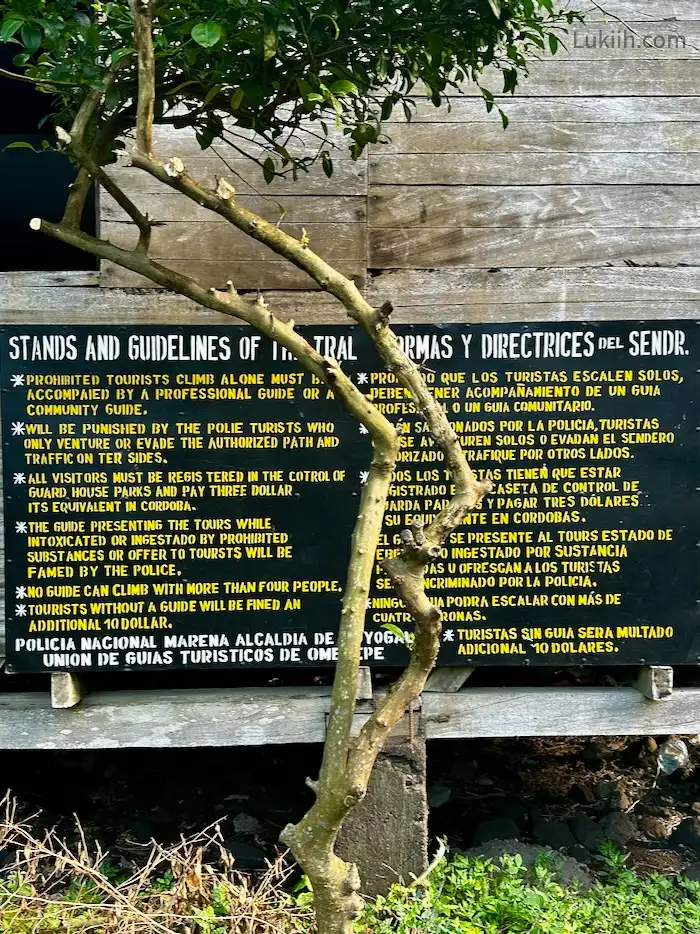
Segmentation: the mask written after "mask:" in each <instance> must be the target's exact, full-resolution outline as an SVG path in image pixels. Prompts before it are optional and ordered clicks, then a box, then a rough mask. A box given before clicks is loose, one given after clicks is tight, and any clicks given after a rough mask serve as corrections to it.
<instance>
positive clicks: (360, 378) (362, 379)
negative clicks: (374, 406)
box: [357, 373, 369, 386]
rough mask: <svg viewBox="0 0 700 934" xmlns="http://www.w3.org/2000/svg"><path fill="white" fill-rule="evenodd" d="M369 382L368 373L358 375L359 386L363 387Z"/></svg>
mask: <svg viewBox="0 0 700 934" xmlns="http://www.w3.org/2000/svg"><path fill="white" fill-rule="evenodd" d="M368 382H369V376H367V374H366V373H358V374H357V383H358V385H359V386H362V385H363V384H364V383H368Z"/></svg>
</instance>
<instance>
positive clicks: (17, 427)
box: [12, 422, 27, 435]
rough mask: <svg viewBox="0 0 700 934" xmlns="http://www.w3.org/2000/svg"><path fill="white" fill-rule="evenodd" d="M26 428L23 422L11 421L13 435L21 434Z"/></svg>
mask: <svg viewBox="0 0 700 934" xmlns="http://www.w3.org/2000/svg"><path fill="white" fill-rule="evenodd" d="M26 430H27V426H26V425H25V424H24V422H12V434H13V435H23V434H24V433H25V431H26Z"/></svg>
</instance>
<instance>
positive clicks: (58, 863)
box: [0, 795, 312, 934]
mask: <svg viewBox="0 0 700 934" xmlns="http://www.w3.org/2000/svg"><path fill="white" fill-rule="evenodd" d="M3 848H5V849H6V850H9V851H10V853H13V854H14V864H13V865H11V866H10V867H6V868H5V870H4V873H3V876H1V877H0V934H25V932H26V934H30V932H31V934H33V932H42V934H43V932H48V931H55V932H58V934H69V932H70V934H77V932H80V934H91V932H95V934H229V932H231V934H232V932H236V934H302V932H303V934H310V932H311V931H312V915H311V911H310V909H309V908H307V907H305V906H302V905H300V904H299V903H298V902H297V901H296V900H294V899H293V898H292V897H291V896H290V895H289V894H287V891H286V883H287V882H288V880H289V876H290V874H291V871H292V870H291V868H290V867H289V866H288V865H287V864H286V863H285V861H284V858H283V857H280V858H278V859H277V860H276V861H275V862H273V863H270V864H269V866H268V869H267V871H266V872H265V873H263V874H262V875H261V876H260V877H258V878H256V879H255V880H253V879H251V878H250V877H249V876H246V875H244V874H242V873H239V872H237V871H236V869H235V866H234V861H233V857H232V856H231V854H230V853H229V852H228V851H227V850H226V848H225V847H224V845H223V840H222V836H221V833H220V830H219V827H218V825H217V824H214V825H212V826H211V827H209V828H207V829H206V830H204V831H202V832H201V833H198V834H196V835H195V836H193V837H189V838H182V839H181V841H180V842H179V843H177V844H175V845H174V846H169V847H164V846H161V845H159V844H158V843H156V842H154V841H152V842H151V844H150V848H149V849H147V851H146V854H145V859H144V860H143V861H142V862H141V864H140V865H139V866H130V865H127V866H119V865H116V864H115V863H114V862H113V861H111V860H110V857H109V854H108V853H105V852H103V851H102V850H101V849H100V846H99V844H92V845H91V844H89V843H88V841H87V839H86V837H85V834H84V832H83V830H82V827H81V826H80V823H79V822H78V821H77V818H76V843H75V844H73V845H72V846H69V845H68V843H67V842H66V841H65V840H63V839H61V838H59V836H58V835H57V834H56V833H55V832H54V831H53V830H49V831H47V832H45V833H43V834H41V835H35V833H34V832H33V830H32V819H31V818H22V819H20V818H19V817H18V809H17V805H16V802H15V801H14V800H13V799H12V798H11V797H10V796H9V795H8V796H6V797H5V798H4V799H2V801H0V850H2V849H3Z"/></svg>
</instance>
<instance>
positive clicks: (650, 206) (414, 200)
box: [369, 185, 700, 230]
mask: <svg viewBox="0 0 700 934" xmlns="http://www.w3.org/2000/svg"><path fill="white" fill-rule="evenodd" d="M540 224H546V225H547V226H549V227H555V226H556V227H571V226H575V225H579V226H580V225H583V224H589V225H591V226H592V227H596V228H600V227H676V228H681V227H689V228H693V227H700V185H654V186H650V185H522V186H512V187H501V186H498V185H483V186H464V187H459V186H451V185H446V186H441V185H430V186H425V187H417V186H411V185H406V186H402V185H375V186H373V187H372V189H371V190H370V198H369V225H370V227H371V228H374V229H375V230H376V228H381V227H409V228H412V229H415V228H418V227H467V226H469V227H535V226H539V225H540Z"/></svg>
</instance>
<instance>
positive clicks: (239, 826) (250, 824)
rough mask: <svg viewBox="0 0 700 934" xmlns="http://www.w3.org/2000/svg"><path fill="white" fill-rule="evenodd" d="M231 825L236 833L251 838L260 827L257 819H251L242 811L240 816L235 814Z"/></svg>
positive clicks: (249, 815) (251, 817)
mask: <svg viewBox="0 0 700 934" xmlns="http://www.w3.org/2000/svg"><path fill="white" fill-rule="evenodd" d="M231 823H232V824H233V829H234V830H235V831H236V833H242V834H244V835H248V836H251V837H254V836H255V835H256V834H257V833H258V831H259V830H260V827H261V824H260V821H259V820H258V819H257V817H253V815H252V814H246V813H245V812H244V811H241V812H240V814H236V816H235V817H234V818H233V821H232V822H231Z"/></svg>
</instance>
